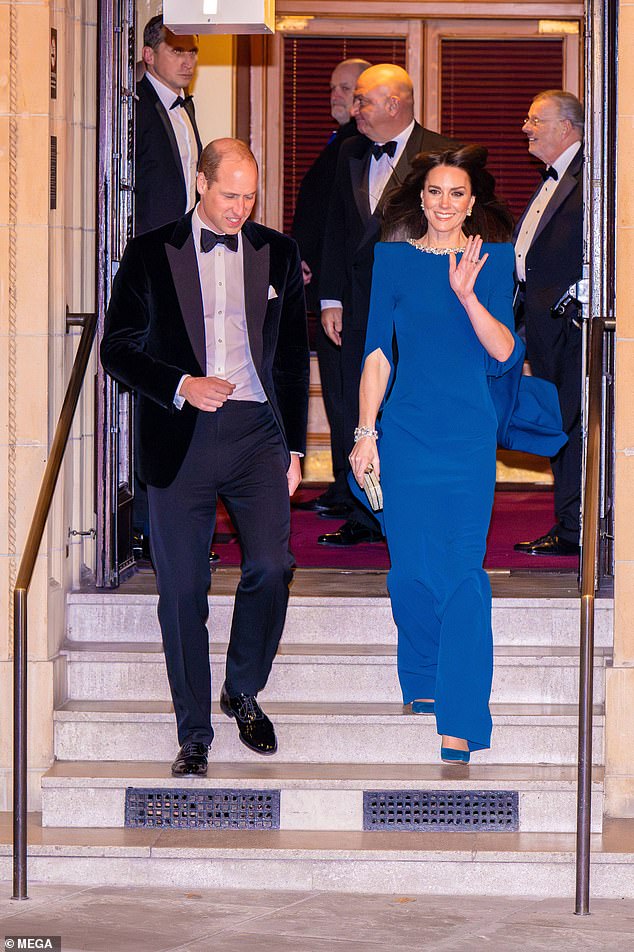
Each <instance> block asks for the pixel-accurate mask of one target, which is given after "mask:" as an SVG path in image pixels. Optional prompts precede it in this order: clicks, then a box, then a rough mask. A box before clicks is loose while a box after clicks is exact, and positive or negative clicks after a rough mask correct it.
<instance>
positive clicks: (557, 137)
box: [522, 98, 568, 165]
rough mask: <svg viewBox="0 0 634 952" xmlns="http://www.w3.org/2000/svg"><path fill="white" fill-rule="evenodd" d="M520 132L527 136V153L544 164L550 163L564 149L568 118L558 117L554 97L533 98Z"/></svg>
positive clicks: (557, 108)
mask: <svg viewBox="0 0 634 952" xmlns="http://www.w3.org/2000/svg"><path fill="white" fill-rule="evenodd" d="M522 132H523V133H524V135H525V136H526V137H527V138H528V151H529V153H530V154H531V155H534V156H535V158H536V159H539V160H540V161H541V162H545V163H546V165H552V164H553V162H555V161H556V160H557V159H558V158H559V156H560V155H561V153H562V152H564V151H565V149H566V144H565V140H566V136H567V133H568V120H567V119H562V118H561V117H560V115H559V107H558V105H557V103H556V101H555V100H554V99H548V98H545V99H535V100H534V101H533V102H532V103H531V107H530V109H529V111H528V116H527V118H526V121H525V123H524V125H523V126H522Z"/></svg>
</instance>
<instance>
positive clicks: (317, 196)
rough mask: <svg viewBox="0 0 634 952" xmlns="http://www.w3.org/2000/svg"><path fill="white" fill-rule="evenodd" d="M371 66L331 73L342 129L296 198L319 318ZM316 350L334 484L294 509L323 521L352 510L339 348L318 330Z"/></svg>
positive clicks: (309, 287) (297, 227) (296, 224)
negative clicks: (362, 81) (344, 153)
mask: <svg viewBox="0 0 634 952" xmlns="http://www.w3.org/2000/svg"><path fill="white" fill-rule="evenodd" d="M369 65H370V64H369V63H368V62H367V60H362V59H347V60H343V61H342V62H341V63H338V64H337V66H335V68H334V70H333V71H332V75H331V77H330V114H331V116H332V118H333V119H334V120H335V121H336V122H337V123H338V125H339V128H338V129H337V131H336V132H335V133H334V134H333V135H332V137H331V139H330V141H329V142H328V144H327V145H326V147H325V148H324V149H322V151H321V152H320V153H319V155H318V156H317V158H316V159H315V161H314V162H313V164H312V165H311V167H310V168H309V169H308V171H307V172H306V175H305V176H304V178H303V179H302V183H301V185H300V187H299V192H298V193H297V201H296V203H295V215H294V217H293V227H292V230H291V234H292V236H293V238H295V240H296V241H297V244H298V245H299V252H300V254H301V256H302V269H303V271H304V283H305V291H306V304H307V306H308V310H309V311H312V312H313V313H315V314H319V312H320V306H319V281H320V276H321V254H322V246H323V243H324V233H325V231H326V215H327V213H328V202H329V199H330V195H331V192H332V188H333V182H334V178H335V171H336V169H337V158H338V156H339V150H340V149H341V146H342V144H343V143H344V142H345V141H346V140H347V139H349V138H350V137H351V136H358V135H359V131H358V129H357V124H356V122H355V121H354V119H351V118H350V114H351V111H352V96H353V93H354V89H355V86H356V83H357V79H358V78H359V76H360V74H361V73H362V72H363V71H364V70H365V69H367V68H368V66H369ZM315 350H316V351H317V359H318V361H319V377H320V380H321V392H322V395H323V398H324V406H325V408H326V415H327V417H328V423H329V424H330V452H331V456H332V470H333V475H334V481H333V482H332V483H331V484H330V486H329V487H328V489H327V490H326V492H324V493H322V494H321V496H318V497H317V498H316V499H311V500H310V501H309V502H303V503H298V504H297V505H296V508H297V509H305V510H309V511H311V512H318V513H319V514H320V515H321V516H323V517H324V518H338V517H340V516H343V517H345V516H346V515H347V513H348V511H349V509H350V499H349V493H348V483H347V481H346V471H347V467H348V461H347V450H346V443H345V441H344V435H343V394H342V380H341V348H340V347H338V346H337V345H336V344H334V343H333V342H332V341H331V340H330V339H329V338H328V337H326V333H325V331H324V330H323V328H322V327H321V325H320V326H319V327H318V328H317V333H316V336H315Z"/></svg>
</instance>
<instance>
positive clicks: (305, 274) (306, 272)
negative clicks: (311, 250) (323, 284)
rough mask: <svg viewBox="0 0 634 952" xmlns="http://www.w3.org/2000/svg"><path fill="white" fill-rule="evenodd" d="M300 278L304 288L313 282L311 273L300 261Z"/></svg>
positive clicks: (303, 262) (306, 265)
mask: <svg viewBox="0 0 634 952" xmlns="http://www.w3.org/2000/svg"><path fill="white" fill-rule="evenodd" d="M302 277H303V278H304V287H306V285H307V284H310V282H311V281H312V280H313V272H312V271H311V269H310V265H308V264H307V263H306V262H305V261H302Z"/></svg>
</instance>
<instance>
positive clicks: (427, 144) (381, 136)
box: [318, 63, 455, 546]
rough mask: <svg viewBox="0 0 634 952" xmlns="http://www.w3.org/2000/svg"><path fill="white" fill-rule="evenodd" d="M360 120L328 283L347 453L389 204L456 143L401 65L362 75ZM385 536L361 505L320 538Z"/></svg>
mask: <svg viewBox="0 0 634 952" xmlns="http://www.w3.org/2000/svg"><path fill="white" fill-rule="evenodd" d="M352 116H353V118H354V119H355V120H356V123H357V128H358V130H359V132H360V133H361V135H360V136H356V137H355V138H352V139H348V141H347V142H344V144H343V145H342V147H341V151H340V153H339V160H338V163H337V172H336V176H335V183H334V189H333V194H332V198H331V201H330V208H329V212H328V222H327V225H326V237H325V241H324V250H323V256H322V275H321V283H320V297H321V308H322V310H321V322H322V326H323V328H324V331H325V333H326V335H327V336H328V337H329V338H330V340H331V341H332V342H333V343H334V344H335V345H336V346H337V347H341V366H342V378H343V406H344V438H345V443H346V452H347V453H349V452H350V449H351V448H352V445H353V433H354V428H355V427H356V425H357V421H358V418H359V381H360V379H361V361H362V359H363V350H364V345H365V331H366V326H367V321H368V311H369V307H370V286H371V283H372V266H373V263H374V246H375V244H376V243H377V241H378V240H379V238H380V232H381V215H382V211H383V206H384V204H385V200H386V198H387V196H388V195H389V194H390V192H391V191H393V190H394V189H395V188H396V187H397V186H398V185H400V184H401V183H402V182H403V181H404V179H405V178H406V176H407V174H408V172H409V171H410V168H411V162H412V159H413V158H414V156H415V155H417V154H418V153H419V152H426V151H432V150H439V149H447V148H450V147H451V146H452V145H455V143H453V142H451V140H449V139H446V138H445V137H444V136H441V135H439V134H438V133H437V132H430V130H429V129H424V128H423V127H422V126H420V125H419V124H418V123H417V122H416V121H415V119H414V92H413V86H412V81H411V79H410V77H409V76H408V74H407V73H406V72H405V70H404V69H402V68H401V67H400V66H395V65H393V64H385V63H384V64H381V65H379V66H371V67H370V68H369V69H366V70H365V72H363V73H361V75H360V76H359V79H358V80H357V86H356V89H355V93H354V101H353V106H352ZM350 498H351V500H352V496H350ZM381 538H382V536H381V531H380V528H379V525H378V522H377V521H376V519H374V517H373V516H371V515H370V513H369V511H368V510H366V509H364V507H363V506H361V505H360V504H359V503H354V504H353V508H352V512H351V514H350V516H349V517H348V520H347V521H346V522H345V523H344V524H343V525H342V526H341V527H340V528H339V529H338V530H337V531H336V532H330V533H326V534H325V535H321V536H319V540H318V541H319V542H320V543H321V544H322V545H330V546H351V545H356V544H357V543H359V542H375V541H379V540H380V539H381Z"/></svg>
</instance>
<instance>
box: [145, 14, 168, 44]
mask: <svg viewBox="0 0 634 952" xmlns="http://www.w3.org/2000/svg"><path fill="white" fill-rule="evenodd" d="M164 39H165V26H164V24H163V15H162V14H160V13H159V15H158V16H156V17H152V19H151V20H148V22H147V23H146V24H145V27H144V30H143V46H150V47H151V48H152V49H153V50H155V49H156V48H157V47H158V46H160V44H161V43H162V42H163V40H164Z"/></svg>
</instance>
